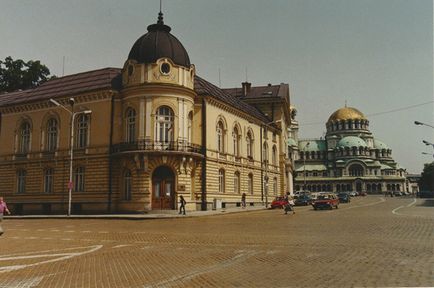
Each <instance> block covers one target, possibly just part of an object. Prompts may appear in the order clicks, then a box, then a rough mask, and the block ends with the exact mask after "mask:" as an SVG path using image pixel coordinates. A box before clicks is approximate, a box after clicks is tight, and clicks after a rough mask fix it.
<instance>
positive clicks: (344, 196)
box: [338, 192, 351, 203]
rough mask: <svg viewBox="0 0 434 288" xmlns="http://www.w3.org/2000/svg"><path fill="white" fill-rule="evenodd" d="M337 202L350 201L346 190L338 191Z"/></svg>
mask: <svg viewBox="0 0 434 288" xmlns="http://www.w3.org/2000/svg"><path fill="white" fill-rule="evenodd" d="M338 198H339V202H340V203H350V202H351V196H350V194H349V193H347V192H340V193H339V194H338Z"/></svg>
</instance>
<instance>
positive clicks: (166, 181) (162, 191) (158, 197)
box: [152, 166, 176, 210]
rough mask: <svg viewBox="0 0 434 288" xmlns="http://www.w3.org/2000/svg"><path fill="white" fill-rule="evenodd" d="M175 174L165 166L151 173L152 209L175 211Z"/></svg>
mask: <svg viewBox="0 0 434 288" xmlns="http://www.w3.org/2000/svg"><path fill="white" fill-rule="evenodd" d="M174 186H175V174H174V173H173V171H172V170H171V169H170V168H169V167H167V166H160V167H158V168H157V169H155V170H154V172H153V173H152V209H159V210H168V209H175V202H176V199H175V187H174Z"/></svg>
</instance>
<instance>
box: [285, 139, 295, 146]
mask: <svg viewBox="0 0 434 288" xmlns="http://www.w3.org/2000/svg"><path fill="white" fill-rule="evenodd" d="M287 144H288V146H297V143H296V142H295V140H294V139H292V138H289V139H288V141H287Z"/></svg>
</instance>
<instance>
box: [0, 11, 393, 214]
mask: <svg viewBox="0 0 434 288" xmlns="http://www.w3.org/2000/svg"><path fill="white" fill-rule="evenodd" d="M124 63H125V64H124V65H123V67H122V68H103V69H98V70H94V71H86V72H82V73H78V74H74V75H68V76H64V77H59V78H56V79H52V80H49V81H47V82H45V83H43V84H41V85H40V86H38V87H36V88H33V89H28V90H23V91H16V92H11V93H3V94H0V195H2V196H4V197H5V198H6V199H7V201H8V204H9V206H10V208H11V210H12V212H13V213H14V214H31V213H32V214H80V213H87V214H89V213H148V212H152V211H162V210H165V211H167V210H174V211H175V210H177V209H178V208H179V207H178V206H179V198H180V196H181V195H182V196H183V197H184V198H185V199H186V201H187V204H186V208H187V210H190V211H192V210H208V209H223V208H225V207H237V206H240V202H241V197H242V196H243V194H245V198H246V202H247V205H249V206H258V205H259V206H264V207H265V206H267V205H268V203H269V201H271V200H272V199H271V198H274V196H277V195H284V194H286V193H292V192H293V191H292V189H293V182H292V179H293V171H294V166H293V161H292V158H291V157H292V155H290V154H289V150H288V146H287V143H288V141H289V138H288V130H290V125H291V123H292V120H291V109H290V93H289V86H288V84H283V83H282V84H278V85H271V84H269V85H265V86H252V84H251V83H248V82H244V83H242V84H241V85H240V87H235V88H227V89H221V88H219V87H217V86H215V85H213V84H212V83H210V82H209V81H207V80H206V79H204V78H202V77H200V76H199V75H198V73H197V71H200V69H199V68H200V67H197V68H198V69H197V70H196V67H195V66H194V65H193V64H192V63H191V62H190V57H189V54H188V53H187V50H186V49H185V48H184V46H183V44H182V43H181V42H180V41H179V40H178V39H177V38H176V37H175V36H174V35H173V34H172V33H171V27H169V26H168V25H166V24H165V23H164V19H163V14H162V13H161V12H160V13H159V16H158V21H157V22H156V23H155V24H151V25H149V26H148V27H147V31H146V32H145V33H144V35H142V36H140V37H139V38H138V39H137V41H136V42H135V43H133V45H132V48H131V50H130V51H129V53H128V57H127V58H126V60H125V62H124ZM335 134H336V133H335ZM330 141H332V140H330ZM313 146H314V144H313V143H312V145H311V147H312V148H313ZM304 152H307V151H304ZM388 157H389V156H388V154H387V155H385V156H384V155H383V158H385V159H388ZM342 158H343V159H345V157H342ZM309 159H310V158H309ZM315 159H316V158H315ZM309 163H310V162H309ZM312 165H313V163H312ZM310 184H311V182H310ZM243 197H244V196H243Z"/></svg>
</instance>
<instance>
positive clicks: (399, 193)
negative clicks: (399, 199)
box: [393, 191, 402, 196]
mask: <svg viewBox="0 0 434 288" xmlns="http://www.w3.org/2000/svg"><path fill="white" fill-rule="evenodd" d="M393 196H402V193H401V191H393Z"/></svg>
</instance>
